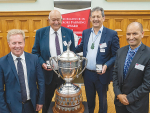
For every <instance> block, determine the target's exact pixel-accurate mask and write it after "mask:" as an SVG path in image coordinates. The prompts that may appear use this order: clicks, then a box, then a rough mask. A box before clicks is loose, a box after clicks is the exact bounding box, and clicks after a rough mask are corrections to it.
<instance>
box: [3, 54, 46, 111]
mask: <svg viewBox="0 0 150 113" xmlns="http://www.w3.org/2000/svg"><path fill="white" fill-rule="evenodd" d="M25 60H26V67H27V77H28V85H29V90H30V98H31V102H32V104H33V107H34V109H36V104H44V95H45V81H44V76H43V72H42V68H41V66H40V64H39V63H38V57H37V56H36V55H32V54H29V53H26V52H25ZM4 85H5V86H4ZM37 85H38V88H37ZM4 87H5V89H4ZM10 112H11V113H21V112H22V98H21V89H20V82H19V78H18V74H17V70H16V67H15V64H14V61H13V58H12V55H11V53H9V54H8V55H6V56H4V57H2V58H0V113H10Z"/></svg>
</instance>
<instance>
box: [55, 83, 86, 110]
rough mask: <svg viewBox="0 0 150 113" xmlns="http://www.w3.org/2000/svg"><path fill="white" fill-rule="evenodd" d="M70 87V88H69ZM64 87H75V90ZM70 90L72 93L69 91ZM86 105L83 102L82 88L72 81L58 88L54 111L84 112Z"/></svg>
mask: <svg viewBox="0 0 150 113" xmlns="http://www.w3.org/2000/svg"><path fill="white" fill-rule="evenodd" d="M67 87H68V88H67ZM62 89H63V90H64V89H74V91H70V90H68V91H67V90H65V92H66V93H64V91H62ZM69 92H70V93H69ZM83 112H84V105H83V104H82V91H81V89H80V88H79V87H78V86H76V85H74V84H71V83H66V84H65V85H64V86H61V87H60V88H59V89H56V96H55V105H54V107H53V113H83Z"/></svg>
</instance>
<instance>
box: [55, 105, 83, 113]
mask: <svg viewBox="0 0 150 113" xmlns="http://www.w3.org/2000/svg"><path fill="white" fill-rule="evenodd" d="M83 112H84V105H83V104H82V107H81V109H80V110H79V111H65V110H64V111H62V110H57V109H56V107H55V106H53V113H83Z"/></svg>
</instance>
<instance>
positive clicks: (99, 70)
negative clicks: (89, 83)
mask: <svg viewBox="0 0 150 113" xmlns="http://www.w3.org/2000/svg"><path fill="white" fill-rule="evenodd" d="M96 71H97V72H98V73H101V72H102V65H101V64H97V65H96Z"/></svg>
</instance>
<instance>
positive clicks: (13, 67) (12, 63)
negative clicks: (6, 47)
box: [8, 53, 20, 86]
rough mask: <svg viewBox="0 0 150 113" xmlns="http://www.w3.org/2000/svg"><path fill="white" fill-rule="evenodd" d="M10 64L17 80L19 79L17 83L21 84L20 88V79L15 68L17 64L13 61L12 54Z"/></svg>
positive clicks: (9, 59) (9, 56)
mask: <svg viewBox="0 0 150 113" xmlns="http://www.w3.org/2000/svg"><path fill="white" fill-rule="evenodd" d="M8 62H9V64H10V66H11V68H12V70H13V73H14V75H15V76H16V79H17V81H18V83H19V86H20V82H19V77H18V74H17V70H16V66H15V63H14V60H13V57H12V55H11V53H9V54H8Z"/></svg>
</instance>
